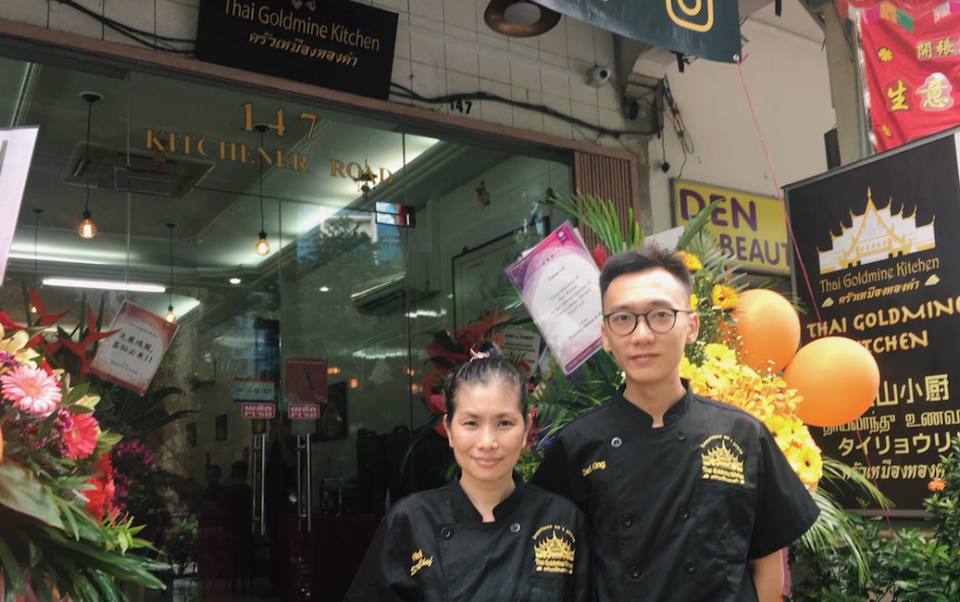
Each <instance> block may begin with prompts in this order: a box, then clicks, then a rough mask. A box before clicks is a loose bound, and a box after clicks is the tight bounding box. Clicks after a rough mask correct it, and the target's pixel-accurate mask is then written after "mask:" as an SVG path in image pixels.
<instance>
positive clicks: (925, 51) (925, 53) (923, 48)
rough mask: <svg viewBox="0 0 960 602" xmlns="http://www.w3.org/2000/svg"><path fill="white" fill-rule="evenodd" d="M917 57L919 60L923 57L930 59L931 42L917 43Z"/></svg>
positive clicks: (931, 56)
mask: <svg viewBox="0 0 960 602" xmlns="http://www.w3.org/2000/svg"><path fill="white" fill-rule="evenodd" d="M917 58H918V59H919V60H921V61H922V60H924V59H932V58H933V42H919V43H917Z"/></svg>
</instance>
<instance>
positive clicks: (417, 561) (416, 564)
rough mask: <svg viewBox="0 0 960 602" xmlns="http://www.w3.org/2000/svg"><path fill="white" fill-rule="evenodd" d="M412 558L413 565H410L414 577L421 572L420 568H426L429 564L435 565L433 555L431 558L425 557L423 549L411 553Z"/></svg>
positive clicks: (411, 574)
mask: <svg viewBox="0 0 960 602" xmlns="http://www.w3.org/2000/svg"><path fill="white" fill-rule="evenodd" d="M410 559H411V560H413V566H412V567H410V576H411V577H413V576H414V575H416V574H417V573H419V572H420V569H422V568H426V567H428V566H433V556H431V557H430V558H424V557H423V550H417V551H416V552H414V553H413V554H411V555H410Z"/></svg>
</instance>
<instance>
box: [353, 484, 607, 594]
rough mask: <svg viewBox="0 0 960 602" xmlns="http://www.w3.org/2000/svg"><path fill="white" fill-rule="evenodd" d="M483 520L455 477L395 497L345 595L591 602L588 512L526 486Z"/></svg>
mask: <svg viewBox="0 0 960 602" xmlns="http://www.w3.org/2000/svg"><path fill="white" fill-rule="evenodd" d="M514 482H515V483H516V488H515V489H514V491H513V493H512V494H511V495H510V496H509V497H508V498H507V499H506V500H504V501H503V502H501V503H500V504H499V505H498V506H497V507H496V508H494V510H493V515H494V519H495V520H494V522H492V523H484V522H482V519H481V516H480V513H479V512H477V510H476V508H474V506H473V504H472V503H471V502H470V499H469V498H468V497H467V495H466V494H465V493H464V491H463V489H461V487H460V483H459V481H456V480H455V481H454V482H452V483H450V484H449V485H447V486H445V487H441V488H439V489H434V490H431V491H426V492H422V493H415V494H413V495H410V496H408V497H406V498H404V499H402V500H400V502H398V503H397V505H396V506H394V508H393V509H392V510H391V511H390V513H389V514H388V515H387V517H386V518H385V519H384V522H383V524H382V525H380V529H379V530H378V531H377V534H376V536H375V537H374V540H373V543H372V544H371V545H370V549H369V550H368V551H367V555H366V556H365V557H364V560H363V563H362V564H361V566H360V570H359V572H358V573H357V576H356V578H355V579H354V581H353V585H351V586H350V591H349V592H348V593H347V597H346V602H388V601H401V600H403V601H408V600H409V601H412V602H416V601H424V602H431V601H434V600H436V601H444V602H468V601H475V602H494V601H495V602H501V601H502V602H514V601H520V600H522V601H524V602H528V601H529V602H547V601H549V602H560V601H564V602H591V601H592V600H593V599H594V586H593V580H592V574H591V570H590V568H591V566H592V565H591V562H592V561H591V556H590V542H589V537H588V535H587V527H586V517H585V516H584V514H583V513H582V512H581V511H580V510H579V509H577V507H576V506H575V505H574V504H573V503H571V502H570V501H569V500H566V499H564V498H562V497H560V496H557V495H554V494H552V493H549V492H547V491H544V490H542V489H540V488H539V487H535V486H532V485H527V484H524V483H523V481H522V480H521V479H520V477H519V475H517V474H514Z"/></svg>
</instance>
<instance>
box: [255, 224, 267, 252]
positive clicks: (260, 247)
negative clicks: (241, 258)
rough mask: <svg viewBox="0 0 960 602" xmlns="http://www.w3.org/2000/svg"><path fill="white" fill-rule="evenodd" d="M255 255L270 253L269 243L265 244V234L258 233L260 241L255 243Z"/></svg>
mask: <svg viewBox="0 0 960 602" xmlns="http://www.w3.org/2000/svg"><path fill="white" fill-rule="evenodd" d="M254 248H255V249H256V250H257V255H268V254H269V253H270V243H268V242H267V233H266V232H264V231H263V230H261V231H260V240H258V241H257V246H256V247H254Z"/></svg>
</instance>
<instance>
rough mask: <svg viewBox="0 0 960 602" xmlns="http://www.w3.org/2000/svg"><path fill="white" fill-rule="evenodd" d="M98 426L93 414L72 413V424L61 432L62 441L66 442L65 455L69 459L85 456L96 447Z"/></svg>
mask: <svg viewBox="0 0 960 602" xmlns="http://www.w3.org/2000/svg"><path fill="white" fill-rule="evenodd" d="M99 434H100V426H99V425H98V424H97V419H96V418H94V417H93V414H74V415H73V426H72V428H71V429H70V430H68V431H66V432H65V433H63V442H64V443H66V448H67V449H66V451H67V453H66V456H65V457H67V458H70V459H71V460H76V459H78V458H86V457H87V456H89V455H90V454H92V453H93V450H94V449H96V448H97V435H99Z"/></svg>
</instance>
